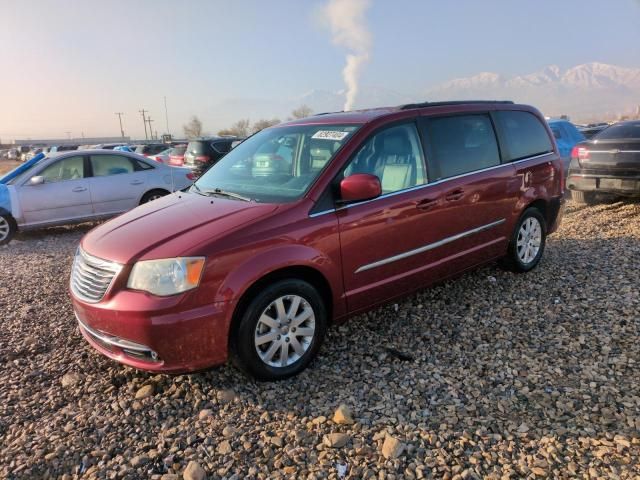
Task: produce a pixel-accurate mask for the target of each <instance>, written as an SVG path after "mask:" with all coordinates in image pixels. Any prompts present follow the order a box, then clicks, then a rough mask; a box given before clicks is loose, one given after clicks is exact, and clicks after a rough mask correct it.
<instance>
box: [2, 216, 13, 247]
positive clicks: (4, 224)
mask: <svg viewBox="0 0 640 480" xmlns="http://www.w3.org/2000/svg"><path fill="white" fill-rule="evenodd" d="M10 232H11V225H9V222H8V221H7V219H6V218H4V217H0V242H2V241H3V240H6V238H7V237H8V236H9V233H10Z"/></svg>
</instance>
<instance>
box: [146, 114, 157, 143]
mask: <svg viewBox="0 0 640 480" xmlns="http://www.w3.org/2000/svg"><path fill="white" fill-rule="evenodd" d="M154 121H155V120H151V117H147V123H149V134H150V135H151V140H153V130H152V129H151V122H154Z"/></svg>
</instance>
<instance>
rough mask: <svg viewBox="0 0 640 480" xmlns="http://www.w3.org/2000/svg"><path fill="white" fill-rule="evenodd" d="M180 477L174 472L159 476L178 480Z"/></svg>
mask: <svg viewBox="0 0 640 480" xmlns="http://www.w3.org/2000/svg"><path fill="white" fill-rule="evenodd" d="M179 479H180V477H179V476H178V475H176V474H175V473H165V474H164V475H162V476H161V477H160V480H179Z"/></svg>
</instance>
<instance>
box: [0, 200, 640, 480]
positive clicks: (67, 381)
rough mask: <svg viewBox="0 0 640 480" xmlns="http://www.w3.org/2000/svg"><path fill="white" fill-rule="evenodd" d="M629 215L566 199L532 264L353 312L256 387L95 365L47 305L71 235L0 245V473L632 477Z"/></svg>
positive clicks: (64, 309)
mask: <svg viewBox="0 0 640 480" xmlns="http://www.w3.org/2000/svg"><path fill="white" fill-rule="evenodd" d="M639 217H640V204H639V203H633V202H617V203H608V204H605V205H599V206H595V207H578V206H576V205H573V204H571V203H569V206H568V209H567V212H566V216H565V219H564V223H563V225H562V227H561V229H560V231H559V232H558V233H557V234H556V235H554V236H552V237H551V238H550V239H549V242H548V246H547V251H546V254H545V258H544V260H543V262H542V264H541V265H540V267H539V268H537V269H536V270H535V271H533V272H531V273H529V274H526V275H515V274H512V273H506V272H503V271H501V270H499V269H498V268H497V267H496V266H488V267H486V268H483V269H481V270H478V271H475V272H473V273H469V274H467V275H464V276H463V277H461V278H458V279H456V280H455V281H450V282H447V283H445V284H443V285H440V286H438V287H435V288H432V289H429V290H425V291H422V292H420V293H418V294H416V295H413V296H411V297H409V298H408V299H406V300H404V301H402V302H401V303H399V304H397V305H390V306H388V307H385V308H382V309H378V310H376V311H374V312H372V313H370V314H368V315H365V316H360V317H359V318H356V319H353V320H352V321H350V322H349V323H347V324H345V325H343V326H340V327H338V328H333V329H332V330H331V331H330V332H329V335H328V338H327V341H326V343H325V345H324V347H323V349H322V351H321V354H320V357H319V358H318V359H317V361H315V362H314V363H313V364H312V366H311V368H309V369H308V370H307V371H305V372H304V373H303V374H302V375H300V376H298V377H296V378H293V379H290V380H287V381H284V382H280V383H272V384H268V383H254V382H252V381H250V380H248V379H247V378H246V377H244V376H243V375H241V374H239V373H238V372H237V371H236V370H235V369H234V368H232V367H230V366H225V367H221V368H217V369H213V370H211V371H208V372H204V373H199V374H193V375H181V376H166V375H150V374H147V373H144V372H139V371H135V370H133V369H130V368H127V367H123V366H120V365H118V364H116V363H114V362H112V361H110V360H108V359H106V358H104V357H102V356H100V355H98V354H97V353H95V352H94V351H93V350H92V349H91V348H90V347H89V346H88V345H87V344H86V343H85V341H84V340H83V339H82V338H81V336H80V334H79V332H78V330H77V328H76V326H75V321H74V318H73V313H72V310H71V306H70V302H69V300H68V298H67V292H66V285H67V278H68V275H69V267H70V262H71V256H72V254H73V252H74V249H75V248H76V244H77V242H78V240H79V239H80V237H81V236H82V235H83V234H84V233H85V232H86V231H87V230H88V228H89V227H88V226H86V225H85V226H79V227H75V228H56V229H50V230H48V231H46V232H38V233H29V234H22V235H20V236H19V237H18V241H16V242H14V243H12V244H11V245H9V246H8V247H5V248H0V309H1V311H2V312H4V313H5V314H4V319H3V325H2V327H3V328H2V330H1V331H0V335H1V337H0V338H1V339H2V341H1V342H0V477H2V478H7V477H8V478H40V477H63V478H79V477H82V478H94V477H97V478H132V479H133V478H158V479H159V478H161V477H162V475H164V478H165V479H170V478H182V476H183V475H184V478H202V475H203V474H205V473H206V475H207V478H227V479H229V478H234V479H241V478H342V477H346V478H462V479H467V478H509V477H510V478H524V477H529V478H534V477H541V478H543V477H558V478H567V477H581V478H599V477H603V478H638V476H639V475H640V467H639V466H638V465H639V464H640V433H639V431H640V430H639V429H640V370H639V367H640V320H639V319H638V313H639V312H640V296H639V293H638V285H640V222H639V221H638V219H639ZM340 405H344V406H343V407H341V408H340V409H339V411H338V412H337V414H336V416H335V417H334V412H335V411H336V409H337V408H338V407H339V406H340ZM352 419H353V423H351V420H352ZM172 474H176V475H177V476H173V475H172Z"/></svg>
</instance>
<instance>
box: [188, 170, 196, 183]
mask: <svg viewBox="0 0 640 480" xmlns="http://www.w3.org/2000/svg"><path fill="white" fill-rule="evenodd" d="M187 178H188V179H189V180H191V181H193V180H195V179H196V176H195V175H194V174H193V173H191V172H189V173H187Z"/></svg>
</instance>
